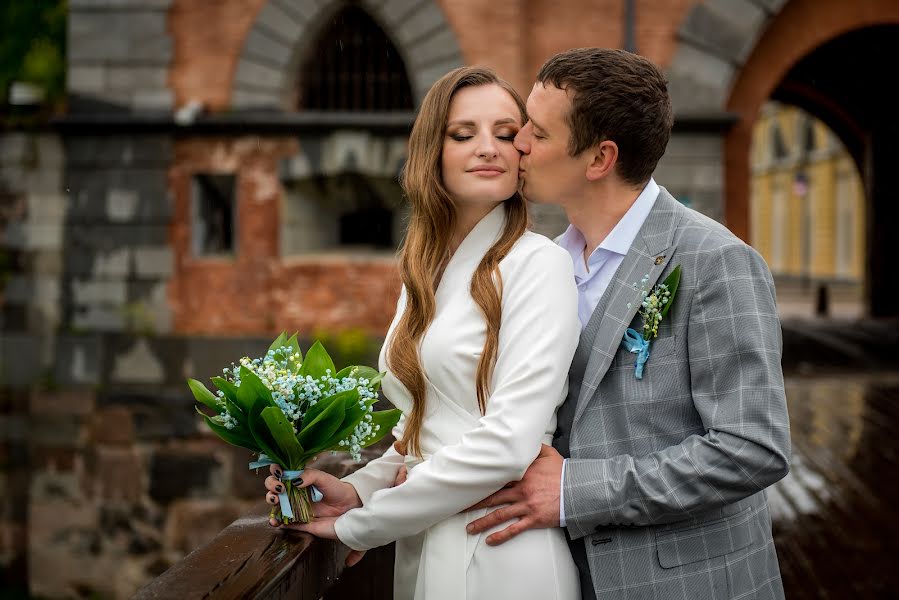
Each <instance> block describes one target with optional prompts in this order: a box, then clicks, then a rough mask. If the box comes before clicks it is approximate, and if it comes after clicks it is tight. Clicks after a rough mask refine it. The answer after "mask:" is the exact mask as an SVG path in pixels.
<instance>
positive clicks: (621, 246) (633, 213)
mask: <svg viewBox="0 0 899 600" xmlns="http://www.w3.org/2000/svg"><path fill="white" fill-rule="evenodd" d="M660 191H661V189H660V188H659V184H657V183H656V182H655V180H654V179H653V178H651V177H650V178H649V181H648V182H647V183H646V186H645V187H644V188H643V191H642V192H640V195H639V196H637V199H636V200H635V201H634V203H633V204H632V205H631V207H630V208H629V209H628V210H627V212H626V213H624V216H623V217H621V220H620V221H618V223H617V224H616V225H615V227H614V228H613V229H612V231H610V232H609V235H607V236H606V239H604V240H603V241H602V242H601V243H600V244H599V246H598V247H597V248H596V249H595V250H593V252H592V253H591V254H590V260H589V261H588V262H590V263H593V262H594V259H595V258H596V255H597V253H598V252H599V251H600V250H608V251H609V252H614V253H616V254H621V255H625V254H627V253H628V251H629V250H630V249H631V245H632V244H633V243H634V239H635V238H636V237H637V234H638V233H640V228H641V227H643V223H644V222H645V221H646V217H648V216H649V211H651V210H652V207H653V206H654V205H655V202H656V197H658V195H659V192H660ZM586 243H587V242H586V240H585V239H584V235H583V234H582V233H581V232H580V231H578V230H577V229H576V228H575V226H574V225H569V226H568V229H566V230H565V233H563V234H562V236H561V237H560V238H559V245H560V246H562V247H563V248H565V249H566V250H568V252H569V253H570V254H571V255H572V256H573V257H580V256H582V255H583V252H584V245H585V244H586ZM580 262H583V259H581V260H580Z"/></svg>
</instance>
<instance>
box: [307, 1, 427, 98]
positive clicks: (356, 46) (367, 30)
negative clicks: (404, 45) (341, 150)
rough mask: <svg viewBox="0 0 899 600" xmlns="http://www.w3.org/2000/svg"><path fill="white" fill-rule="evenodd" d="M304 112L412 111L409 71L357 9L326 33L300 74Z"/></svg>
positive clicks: (345, 11)
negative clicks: (407, 74)
mask: <svg viewBox="0 0 899 600" xmlns="http://www.w3.org/2000/svg"><path fill="white" fill-rule="evenodd" d="M299 92H300V93H299V108H300V110H303V109H305V110H333V111H342V110H347V111H405V110H412V109H413V102H412V87H411V86H410V85H409V79H408V77H407V76H406V65H405V64H404V63H403V59H402V58H401V57H400V55H399V52H397V50H396V47H394V45H393V43H392V42H391V41H390V39H389V38H388V37H387V35H386V34H385V33H384V31H382V30H381V28H380V27H379V26H378V25H377V23H375V22H374V20H372V18H371V17H370V16H369V15H368V14H367V13H366V12H365V11H364V10H363V9H362V8H360V7H359V6H356V5H354V4H348V5H347V6H345V7H343V8H342V9H340V10H339V11H338V12H337V14H336V15H334V17H333V18H332V19H331V20H330V23H329V24H328V25H326V26H325V27H324V29H323V30H322V31H321V33H320V34H319V36H318V38H317V39H316V42H315V44H313V45H312V48H311V51H310V52H309V53H308V55H307V57H306V60H305V62H304V63H303V65H302V70H301V72H300V90H299Z"/></svg>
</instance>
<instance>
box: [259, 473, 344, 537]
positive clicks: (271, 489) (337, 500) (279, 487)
mask: <svg viewBox="0 0 899 600" xmlns="http://www.w3.org/2000/svg"><path fill="white" fill-rule="evenodd" d="M269 470H270V472H271V475H269V476H268V477H266V478H265V487H266V489H268V492H267V493H266V495H265V501H266V502H268V503H269V504H273V505H277V504H278V494H279V493H280V492H281V491H283V490H284V486H286V485H291V484H293V485H294V486H296V487H301V488H305V487H309V486H311V485H314V486H315V487H317V488H318V489H319V491H321V493H322V495H323V496H324V497H323V498H322V500H321V502H315V503H314V504H313V505H312V511H313V513H314V514H315V516H316V517H332V518H337V517H339V516H340V515H342V514H343V513H345V512H346V511H348V510H351V509H353V508H359V507H360V506H362V500H361V499H360V498H359V494H357V493H356V488H354V487H353V486H352V485H350V484H349V483H345V482H343V481H341V480H339V479H337V478H336V477H334V476H333V475H330V474H329V473H325V472H324V471H319V470H318V469H306V470H305V471H303V476H302V478H301V479H295V480H293V481H291V482H287V481H281V476H282V475H283V471H282V470H281V466H280V465H271V466H270V467H269ZM269 525H271V526H272V527H279V526H281V524H280V523H279V522H278V521H277V520H276V519H269ZM310 533H312V532H310ZM330 539H334V538H330Z"/></svg>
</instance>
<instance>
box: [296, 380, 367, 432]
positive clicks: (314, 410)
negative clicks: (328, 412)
mask: <svg viewBox="0 0 899 600" xmlns="http://www.w3.org/2000/svg"><path fill="white" fill-rule="evenodd" d="M347 398H353V399H354V400H359V390H357V389H355V388H353V389H351V390H347V391H345V392H338V393H336V394H332V395H330V396H327V397H325V398H322V399H321V400H319V401H318V402H316V403H315V406H311V407H309V409H308V410H307V411H306V414H305V415H304V416H303V426H302V429H305V428H306V426H307V425H310V424H312V422H313V421H315V419H317V418H318V416H319V415H320V414H321V413H322V412H324V411H325V409H327V408H328V407H329V406H331V404H333V403H334V402H345V401H346V399H347Z"/></svg>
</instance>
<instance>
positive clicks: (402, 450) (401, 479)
mask: <svg viewBox="0 0 899 600" xmlns="http://www.w3.org/2000/svg"><path fill="white" fill-rule="evenodd" d="M393 449H394V450H396V451H397V454H402V455H404V456H405V454H406V443H405V442H403V440H397V441H395V442H393ZM408 474H409V471H408V469H406V465H401V466H400V468H399V470H398V471H397V472H396V479H394V480H393V487H396V486H398V485H400V484H402V483H405V481H406V476H407V475H408Z"/></svg>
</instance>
